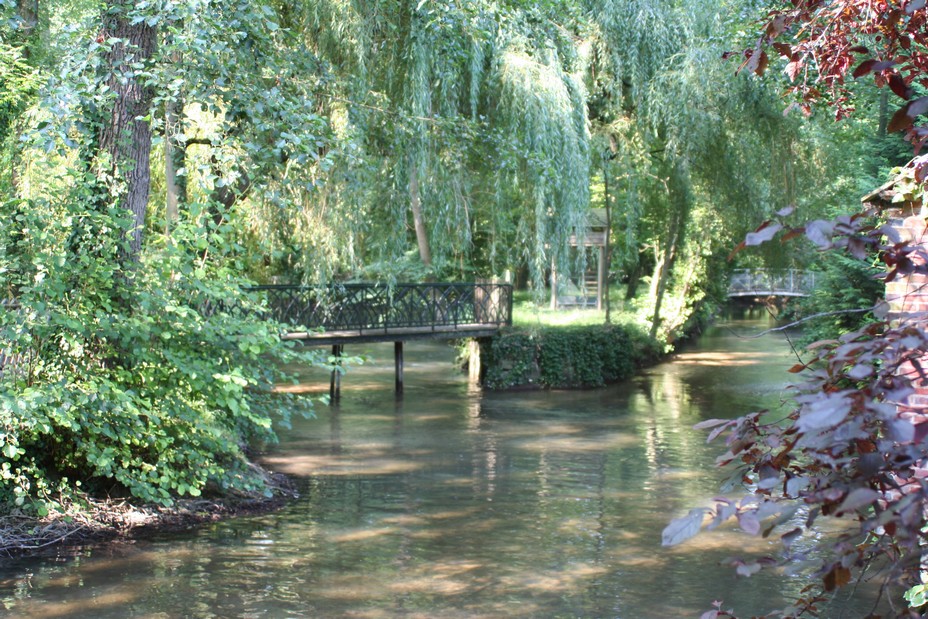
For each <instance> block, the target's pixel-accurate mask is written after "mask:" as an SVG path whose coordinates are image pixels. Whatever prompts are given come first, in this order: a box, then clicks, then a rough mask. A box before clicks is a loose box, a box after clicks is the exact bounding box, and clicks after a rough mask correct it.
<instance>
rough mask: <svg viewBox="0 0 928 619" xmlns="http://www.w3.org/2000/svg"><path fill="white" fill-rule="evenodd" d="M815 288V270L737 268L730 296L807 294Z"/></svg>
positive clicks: (730, 284)
mask: <svg viewBox="0 0 928 619" xmlns="http://www.w3.org/2000/svg"><path fill="white" fill-rule="evenodd" d="M813 290H815V272H814V271H804V270H801V269H736V270H735V271H734V272H733V273H732V276H731V280H730V281H729V284H728V296H730V297H737V296H750V295H781V296H807V295H809V294H811V293H812V291H813Z"/></svg>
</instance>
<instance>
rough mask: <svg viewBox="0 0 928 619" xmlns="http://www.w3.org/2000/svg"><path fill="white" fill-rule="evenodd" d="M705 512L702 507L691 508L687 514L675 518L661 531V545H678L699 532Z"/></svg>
mask: <svg viewBox="0 0 928 619" xmlns="http://www.w3.org/2000/svg"><path fill="white" fill-rule="evenodd" d="M705 513H706V510H705V509H702V508H696V509H691V510H690V511H689V513H688V514H687V515H685V516H683V517H682V518H677V519H676V520H673V521H672V522H671V523H670V524H668V525H667V526H666V527H664V531H663V532H662V533H661V546H676V545H677V544H680V543H682V542H685V541H686V540H688V539H689V538H691V537H693V536H694V535H696V534H697V533H699V529H700V528H702V519H703V516H704V515H705Z"/></svg>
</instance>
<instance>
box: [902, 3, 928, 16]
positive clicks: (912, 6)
mask: <svg viewBox="0 0 928 619" xmlns="http://www.w3.org/2000/svg"><path fill="white" fill-rule="evenodd" d="M923 8H925V0H912V1H911V2H907V3H906V5H905V12H906V13H907V14H909V15H911V14H913V13H914V12H915V11H917V10H919V9H923Z"/></svg>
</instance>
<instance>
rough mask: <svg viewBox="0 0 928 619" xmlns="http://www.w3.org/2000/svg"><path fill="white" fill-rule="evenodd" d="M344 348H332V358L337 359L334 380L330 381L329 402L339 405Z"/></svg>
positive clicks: (335, 346) (333, 374) (337, 345)
mask: <svg viewBox="0 0 928 619" xmlns="http://www.w3.org/2000/svg"><path fill="white" fill-rule="evenodd" d="M343 349H344V346H342V345H341V344H335V345H333V346H332V356H333V357H334V358H335V367H333V368H332V379H331V380H330V381H329V402H331V403H333V404H337V403H338V401H339V400H340V399H341V397H342V373H341V372H340V371H339V370H340V369H341V367H340V366H341V356H342V350H343Z"/></svg>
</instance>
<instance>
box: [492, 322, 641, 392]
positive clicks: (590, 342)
mask: <svg viewBox="0 0 928 619" xmlns="http://www.w3.org/2000/svg"><path fill="white" fill-rule="evenodd" d="M657 350H658V348H657V346H655V345H651V344H650V343H649V342H648V340H646V339H645V338H643V337H641V336H638V335H636V334H635V335H633V334H630V333H629V332H628V331H627V330H626V329H625V328H623V327H620V326H614V325H595V326H581V327H566V328H565V327H547V328H542V329H535V330H532V331H523V330H512V331H505V332H503V333H500V334H499V335H496V336H494V337H493V338H490V339H487V340H484V341H483V342H481V347H480V355H481V363H482V365H483V368H484V373H483V386H484V387H486V388H488V389H513V388H525V387H529V388H552V389H581V388H585V387H602V386H603V385H606V384H607V383H611V382H615V381H619V380H623V379H625V378H628V377H629V376H631V375H632V374H633V373H634V371H635V368H636V367H637V366H639V365H641V364H642V363H644V362H646V361H648V360H652V359H654V358H655V357H656V356H657Z"/></svg>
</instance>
